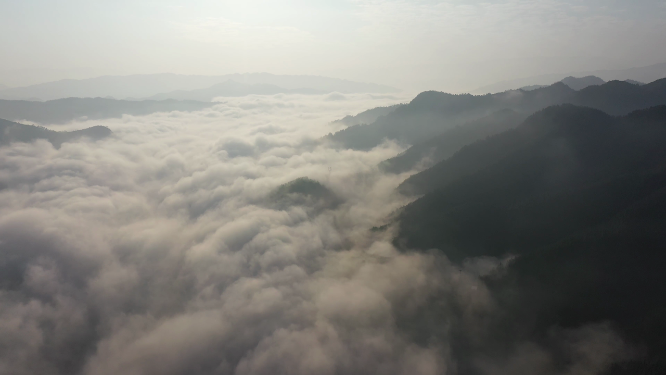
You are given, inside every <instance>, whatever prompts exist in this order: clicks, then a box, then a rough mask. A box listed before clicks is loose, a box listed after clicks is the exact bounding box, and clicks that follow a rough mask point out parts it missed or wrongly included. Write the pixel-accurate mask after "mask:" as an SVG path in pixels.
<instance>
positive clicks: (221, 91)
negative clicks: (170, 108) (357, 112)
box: [148, 81, 327, 102]
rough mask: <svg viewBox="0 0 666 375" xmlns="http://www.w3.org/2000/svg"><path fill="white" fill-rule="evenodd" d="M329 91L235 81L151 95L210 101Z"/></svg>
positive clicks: (154, 96)
mask: <svg viewBox="0 0 666 375" xmlns="http://www.w3.org/2000/svg"><path fill="white" fill-rule="evenodd" d="M326 92H327V91H322V90H315V89H285V88H282V87H279V86H276V85H269V84H245V83H239V82H235V81H226V82H222V83H218V84H216V85H213V86H211V87H208V88H205V89H198V90H189V91H185V90H179V91H172V92H168V93H163V94H157V95H153V96H151V97H150V98H148V99H150V100H165V99H176V100H197V101H204V102H209V101H211V100H213V99H214V98H215V97H234V96H246V95H275V94H306V95H313V94H323V93H326Z"/></svg>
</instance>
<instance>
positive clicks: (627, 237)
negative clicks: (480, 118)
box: [395, 105, 666, 373]
mask: <svg viewBox="0 0 666 375" xmlns="http://www.w3.org/2000/svg"><path fill="white" fill-rule="evenodd" d="M665 146H666V106H660V107H654V108H650V109H647V110H642V111H637V112H633V113H631V114H629V115H627V116H624V117H612V116H609V115H606V114H604V113H602V112H600V111H597V110H593V109H589V108H580V107H574V106H571V105H564V106H558V107H551V108H547V109H545V110H543V111H540V112H538V113H536V114H535V115H533V116H531V117H530V118H529V119H527V120H526V121H525V123H523V124H522V125H521V126H520V127H518V128H517V129H514V130H510V131H508V132H505V133H502V134H499V135H497V136H494V137H491V138H489V139H487V140H484V141H480V142H478V143H477V144H475V145H474V147H472V146H469V147H468V148H466V149H465V150H462V151H461V152H459V153H458V154H456V155H455V156H454V157H452V158H451V159H449V160H448V161H445V162H443V163H441V164H449V165H451V167H449V169H450V171H451V173H453V174H457V177H456V178H452V177H449V178H447V180H446V181H439V182H438V183H439V184H440V185H439V186H438V187H439V188H438V189H436V190H434V191H431V192H430V193H427V194H426V195H425V196H423V197H422V198H420V199H418V200H416V201H415V202H413V203H412V204H410V205H408V206H407V207H405V208H404V210H403V211H402V212H401V213H400V216H399V232H398V235H397V237H396V240H395V243H396V244H397V245H398V246H400V247H401V248H403V249H405V250H407V249H420V250H427V249H433V248H434V249H439V250H440V251H442V252H444V253H445V254H446V255H447V256H448V257H449V258H450V259H452V260H453V261H454V262H459V263H464V261H465V259H466V258H469V257H479V256H481V257H483V256H496V257H503V256H506V255H508V254H514V255H517V257H516V258H515V259H514V260H513V262H512V263H511V264H510V265H509V266H508V268H507V269H506V270H505V274H504V276H503V277H499V278H497V279H490V280H489V282H490V284H491V285H492V288H491V289H492V292H493V295H494V296H495V298H496V302H497V306H498V309H499V310H500V311H502V312H503V314H500V315H501V318H499V319H498V320H497V321H494V322H491V323H490V324H492V325H493V328H491V331H494V334H493V335H490V336H489V337H487V341H484V342H483V344H479V345H491V346H492V345H496V346H498V347H501V346H502V345H506V344H507V343H510V342H513V340H519V339H520V340H529V341H533V342H534V341H536V342H538V341H539V340H547V338H548V335H550V334H552V332H553V331H552V330H553V329H554V327H559V329H562V328H564V329H566V328H575V327H580V326H582V325H585V324H592V323H594V324H601V323H603V322H608V321H610V322H611V324H612V325H613V327H615V328H617V329H618V330H619V331H620V332H621V333H622V334H623V336H624V337H625V338H626V339H627V340H628V341H629V342H630V343H631V344H633V345H637V346H640V347H643V348H644V349H645V350H644V352H643V354H644V355H645V356H644V357H642V358H639V359H640V360H644V361H645V362H640V361H639V362H634V363H633V364H631V365H629V367H627V368H625V369H619V368H618V369H616V370H617V371H618V373H661V372H660V371H664V370H666V363H665V362H664V361H663V357H661V355H662V354H663V352H664V349H666V341H665V340H664V339H663V338H664V337H666V299H665V298H663V296H664V295H666V273H664V272H663V267H664V265H665V264H666V252H664V249H665V248H666V237H665V236H664V235H663V234H664V231H665V230H666V147H665ZM456 159H465V161H464V163H463V162H462V161H460V160H458V161H455V162H454V160H456ZM454 164H458V165H459V166H460V165H464V164H466V165H475V166H476V169H475V170H471V171H463V170H461V169H456V168H453V167H452V165H454ZM442 173H446V172H444V171H442ZM493 343H494V344H493ZM645 366H647V367H645ZM646 369H647V370H646ZM650 369H652V370H650ZM655 369H656V370H658V371H657V372H649V371H653V370H654V371H656V370H655ZM641 371H643V372H641ZM646 371H648V372H646Z"/></svg>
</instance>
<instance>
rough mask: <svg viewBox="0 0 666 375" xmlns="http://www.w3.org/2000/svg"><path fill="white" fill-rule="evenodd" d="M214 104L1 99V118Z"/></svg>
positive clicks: (94, 116) (103, 114) (137, 112)
mask: <svg viewBox="0 0 666 375" xmlns="http://www.w3.org/2000/svg"><path fill="white" fill-rule="evenodd" d="M213 104H214V103H208V102H196V101H178V100H161V101H155V100H143V101H130V100H114V99H104V98H67V99H58V100H50V101H46V102H31V101H24V100H0V118H5V119H8V120H12V121H31V122H36V123H39V124H60V123H65V122H68V121H72V120H76V119H88V120H100V119H105V118H120V117H122V115H124V114H128V115H134V116H141V115H148V114H151V113H155V112H171V111H198V110H202V109H204V108H208V107H210V106H212V105H213Z"/></svg>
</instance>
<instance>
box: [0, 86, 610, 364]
mask: <svg viewBox="0 0 666 375" xmlns="http://www.w3.org/2000/svg"><path fill="white" fill-rule="evenodd" d="M336 99H337V100H333V101H332V100H330V97H327V96H297V95H291V96H288V95H276V96H270V97H256V96H252V97H244V98H234V99H225V100H224V101H221V102H220V103H219V104H217V105H216V106H214V107H213V108H211V109H209V110H204V111H200V112H192V113H181V112H171V113H159V114H153V115H150V116H144V117H133V116H125V117H123V118H122V119H113V120H105V121H102V122H99V121H97V122H95V123H94V124H95V125H96V124H101V125H104V126H108V127H109V128H111V129H112V130H113V132H114V135H113V136H112V137H110V138H108V139H105V140H102V141H98V142H96V143H86V142H82V143H67V144H63V146H62V147H61V148H60V149H54V148H53V147H52V146H51V145H50V144H49V143H47V142H46V141H37V142H34V143H31V144H24V143H23V144H21V143H18V144H13V145H12V146H10V147H4V148H0V373H2V374H5V373H6V374H36V373H39V374H86V375H88V374H89V375H107V374H129V375H134V374H137V375H138V374H160V375H169V374H174V375H175V374H368V373H372V374H387V375H388V374H410V375H414V374H424V375H425V374H446V373H449V374H454V373H457V372H458V360H457V358H455V356H454V355H453V354H452V353H453V352H452V343H453V340H454V338H455V337H456V335H460V334H462V335H464V336H465V337H467V339H468V340H483V337H484V334H485V333H484V331H483V327H484V322H485V321H486V320H487V318H488V316H491V315H492V314H493V312H494V309H495V306H494V304H493V299H492V296H491V294H490V292H489V290H488V288H487V287H486V285H485V284H484V281H483V279H482V277H484V276H487V275H489V274H492V273H493V272H496V270H499V269H501V267H503V266H504V265H505V263H506V262H505V261H502V260H496V259H492V258H483V259H478V260H470V261H469V262H468V263H466V265H465V266H464V267H462V268H460V267H457V266H455V265H453V264H451V263H450V262H449V261H448V260H447V259H446V258H444V257H443V256H441V255H438V254H437V253H436V252H432V253H400V252H398V251H397V250H396V249H395V248H394V247H393V245H392V244H391V242H390V241H391V231H390V230H389V231H386V232H371V231H370V228H372V227H373V226H375V225H377V224H378V223H381V222H382V221H383V220H384V219H385V218H386V217H387V216H389V215H390V214H391V213H392V212H394V211H395V210H396V209H398V208H400V207H401V206H402V205H404V204H405V203H407V202H406V201H405V200H404V199H405V198H401V197H399V196H395V195H394V190H395V187H396V186H397V185H398V184H399V183H400V182H401V181H402V180H403V179H404V178H405V175H384V174H382V173H380V172H379V171H378V169H377V167H376V166H377V164H378V163H379V162H380V161H382V160H385V159H387V158H389V157H392V156H394V155H396V154H397V153H399V152H401V151H402V149H401V148H400V147H399V146H397V145H396V144H392V143H384V144H382V145H381V146H378V147H376V148H374V149H373V150H371V151H370V152H360V151H351V150H337V149H333V148H329V147H327V146H325V145H322V144H320V143H318V142H317V141H316V140H317V139H318V138H319V137H321V136H322V135H324V134H327V133H328V132H331V131H335V130H338V129H336V128H334V126H340V125H332V124H330V121H332V120H334V119H337V118H341V117H343V116H344V115H346V114H352V113H356V112H360V111H362V110H364V109H367V108H370V107H376V106H380V105H390V104H394V103H396V102H400V101H401V100H402V99H404V98H373V97H370V96H367V95H352V94H349V95H345V96H344V97H340V98H336ZM90 125H92V123H87V122H83V123H71V124H68V125H64V126H58V127H57V129H58V130H65V129H69V128H71V129H75V128H81V127H87V126H90ZM304 176H307V177H309V178H311V179H314V180H316V181H319V182H320V183H321V184H323V185H325V186H326V187H327V188H329V189H330V190H331V191H332V192H333V193H334V194H335V195H336V196H337V197H339V198H340V199H341V202H342V203H341V204H339V205H338V206H336V208H335V209H328V210H323V211H321V210H320V211H312V210H308V207H303V206H298V205H295V206H290V207H286V208H284V209H281V210H278V209H272V208H270V207H269V206H267V205H266V204H265V199H266V197H267V196H269V195H270V193H271V192H273V191H275V189H276V188H277V187H278V186H280V185H281V184H284V183H287V182H289V181H291V180H294V179H296V178H299V177H304ZM559 336H560V337H561V339H560V341H561V342H563V343H566V345H567V348H570V351H571V353H572V354H571V357H572V358H573V360H572V365H571V366H570V367H569V368H568V369H567V371H569V372H570V373H572V374H573V373H575V374H588V373H590V374H591V373H596V372H597V371H598V370H599V369H603V368H605V367H607V366H608V364H609V363H612V361H611V359H612V358H615V357H617V356H618V353H621V352H622V351H623V343H622V342H621V340H620V339H619V338H617V337H616V336H615V334H614V333H613V332H612V330H611V329H610V328H609V327H607V326H604V325H600V326H593V327H583V328H582V329H581V330H578V331H572V332H563V333H559ZM590 343H591V344H590ZM609 343H610V344H609ZM593 344H594V345H597V347H601V348H602V349H603V350H594V351H590V350H587V348H590V345H593ZM599 353H601V354H599ZM552 362H553V359H552V358H551V354H550V353H549V352H548V351H547V350H546V349H544V348H541V347H539V346H538V345H536V344H532V343H522V344H521V346H518V347H517V348H516V349H515V351H513V352H511V353H510V354H509V355H508V356H507V357H506V358H502V359H496V358H482V357H479V358H478V359H475V363H476V365H475V366H476V367H475V368H476V369H477V370H478V371H481V372H482V373H487V374H503V373H512V372H515V371H516V369H520V368H526V369H528V370H538V371H541V372H542V373H553V374H554V373H559V372H561V371H560V369H557V368H555V367H554V366H553V365H552Z"/></svg>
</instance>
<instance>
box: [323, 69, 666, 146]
mask: <svg viewBox="0 0 666 375" xmlns="http://www.w3.org/2000/svg"><path fill="white" fill-rule="evenodd" d="M565 103H570V104H575V105H580V106H587V107H591V108H596V109H599V110H602V111H605V112H607V113H609V114H612V115H623V114H627V113H629V112H631V111H634V110H637V109H642V108H647V107H650V106H655V105H660V104H666V79H662V80H658V81H655V82H652V83H650V84H646V85H643V86H638V85H635V84H631V83H628V82H621V81H611V82H607V83H605V84H603V85H599V86H588V87H586V88H584V89H582V90H579V91H576V90H574V89H572V88H570V87H569V86H567V85H565V84H564V83H562V82H558V83H555V84H553V85H551V86H548V87H544V88H540V89H536V90H532V91H524V90H513V91H506V92H502V93H498V94H487V95H470V94H462V95H453V94H446V93H442V92H436V91H426V92H422V93H420V94H419V95H417V96H416V97H415V98H414V99H413V100H412V101H411V102H410V103H408V104H406V105H403V106H398V107H396V108H395V109H394V110H393V111H391V112H389V113H388V114H385V115H384V116H382V117H379V118H378V119H377V120H376V121H375V122H373V123H371V124H367V125H366V124H360V125H354V126H351V127H348V128H346V129H344V130H341V131H339V132H337V133H335V134H331V135H329V136H327V137H325V140H326V141H328V142H331V143H333V144H337V145H339V146H340V147H347V148H354V149H370V148H372V147H375V146H377V145H379V144H380V143H381V142H382V141H383V140H385V139H392V140H395V141H398V142H401V143H403V144H406V145H414V144H417V143H421V142H425V141H427V140H430V139H431V138H432V137H436V136H438V135H439V134H441V133H442V132H444V131H446V130H448V129H452V128H454V127H456V126H459V125H462V124H464V123H466V122H468V121H471V120H474V119H479V118H481V117H484V116H488V115H490V114H492V113H494V112H497V111H501V110H504V109H511V110H513V111H516V112H519V113H524V114H530V113H533V112H535V111H538V110H540V109H543V108H546V107H548V106H552V105H557V104H565Z"/></svg>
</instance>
